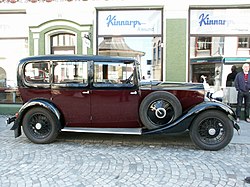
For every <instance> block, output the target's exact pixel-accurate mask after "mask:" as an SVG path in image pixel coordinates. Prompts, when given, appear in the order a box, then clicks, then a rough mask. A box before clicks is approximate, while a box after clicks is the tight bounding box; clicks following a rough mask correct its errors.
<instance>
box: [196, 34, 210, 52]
mask: <svg viewBox="0 0 250 187" xmlns="http://www.w3.org/2000/svg"><path fill="white" fill-rule="evenodd" d="M211 43H212V38H211V37H198V38H197V42H196V46H197V48H196V49H197V50H211Z"/></svg>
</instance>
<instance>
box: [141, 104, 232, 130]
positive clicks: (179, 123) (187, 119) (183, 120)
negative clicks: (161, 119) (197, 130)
mask: <svg viewBox="0 0 250 187" xmlns="http://www.w3.org/2000/svg"><path fill="white" fill-rule="evenodd" d="M207 110H218V111H222V112H224V113H225V114H226V115H227V116H228V117H229V119H230V120H231V121H232V122H233V123H232V124H233V126H234V128H235V121H236V114H235V112H234V111H233V109H232V108H231V107H229V106H228V105H225V104H223V103H221V102H215V101H206V102H203V103H201V104H199V105H196V106H194V107H193V108H191V109H190V110H189V111H187V112H186V113H184V114H183V115H182V116H180V117H179V118H178V119H176V120H175V121H174V122H173V123H171V124H167V125H166V126H164V125H163V126H161V127H159V128H157V129H152V130H147V129H145V130H144V131H143V132H142V133H143V134H153V133H178V132H184V131H186V130H188V129H189V128H190V126H191V124H192V121H193V119H194V118H195V117H196V116H197V115H199V114H200V113H202V112H204V111H207ZM235 129H236V130H237V128H235Z"/></svg>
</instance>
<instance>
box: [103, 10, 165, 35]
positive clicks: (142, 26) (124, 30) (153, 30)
mask: <svg viewBox="0 0 250 187" xmlns="http://www.w3.org/2000/svg"><path fill="white" fill-rule="evenodd" d="M161 15H162V13H161V10H119V11H112V10H111V11H98V35H160V34H161V28H162V25H161V23H162V21H161V19H162V18H161Z"/></svg>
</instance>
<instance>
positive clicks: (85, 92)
mask: <svg viewBox="0 0 250 187" xmlns="http://www.w3.org/2000/svg"><path fill="white" fill-rule="evenodd" d="M89 93H90V92H89V90H88V91H83V92H82V94H84V95H86V94H89Z"/></svg>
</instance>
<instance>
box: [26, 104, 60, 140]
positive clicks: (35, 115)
mask: <svg viewBox="0 0 250 187" xmlns="http://www.w3.org/2000/svg"><path fill="white" fill-rule="evenodd" d="M22 126H23V131H24V134H25V135H26V137H27V138H28V139H29V140H30V141H32V142H34V143H38V144H43V143H51V142H53V141H54V140H55V139H56V137H57V135H58V133H59V124H58V120H57V119H56V117H55V116H54V114H52V113H51V112H49V111H48V110H46V109H44V108H40V107H37V108H32V109H30V110H29V111H28V112H27V113H26V114H25V116H24V118H23V123H22Z"/></svg>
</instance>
